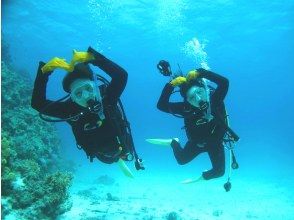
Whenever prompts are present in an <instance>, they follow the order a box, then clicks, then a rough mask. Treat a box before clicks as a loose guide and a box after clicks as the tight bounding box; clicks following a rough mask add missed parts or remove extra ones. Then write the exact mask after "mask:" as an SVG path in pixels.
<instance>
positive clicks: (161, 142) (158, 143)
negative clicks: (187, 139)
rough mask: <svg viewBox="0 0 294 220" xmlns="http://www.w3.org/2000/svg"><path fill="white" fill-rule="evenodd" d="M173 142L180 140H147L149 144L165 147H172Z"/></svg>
mask: <svg viewBox="0 0 294 220" xmlns="http://www.w3.org/2000/svg"><path fill="white" fill-rule="evenodd" d="M172 140H176V141H177V142H179V141H180V140H179V138H172V139H146V141H147V142H149V143H150V144H156V145H163V146H170V144H171V142H172Z"/></svg>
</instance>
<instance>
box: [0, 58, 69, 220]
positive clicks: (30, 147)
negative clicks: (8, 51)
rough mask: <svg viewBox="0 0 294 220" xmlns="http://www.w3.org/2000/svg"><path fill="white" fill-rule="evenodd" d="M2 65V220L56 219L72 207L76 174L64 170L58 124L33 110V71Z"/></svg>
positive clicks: (3, 63)
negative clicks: (31, 103) (70, 188)
mask: <svg viewBox="0 0 294 220" xmlns="http://www.w3.org/2000/svg"><path fill="white" fill-rule="evenodd" d="M6 57H7V56H6ZM1 64H2V66H1V72H2V93H1V98H2V103H1V105H2V108H1V113H2V122H1V123H2V137H1V151H2V155H1V183H2V184H1V191H2V195H1V196H2V197H1V207H2V211H1V215H2V218H1V219H5V218H6V217H7V218H10V219H11V218H13V219H55V218H56V217H57V216H58V215H60V214H62V213H64V212H65V211H67V210H69V209H70V208H71V205H72V203H71V200H70V196H69V192H68V191H69V187H70V186H71V183H72V179H73V175H72V174H71V173H70V172H67V171H65V169H64V167H65V166H64V164H63V162H62V158H61V156H60V150H59V149H60V145H61V144H60V140H59V138H58V135H57V131H56V129H55V127H54V125H52V124H50V123H47V122H44V121H42V120H41V119H39V117H38V113H37V112H36V111H35V110H33V109H32V108H31V105H30V100H31V95H32V88H33V83H32V80H31V78H30V75H29V74H28V73H25V72H16V71H13V70H12V69H11V65H9V64H6V63H5V61H3V62H1Z"/></svg>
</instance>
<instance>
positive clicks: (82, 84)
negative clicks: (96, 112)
mask: <svg viewBox="0 0 294 220" xmlns="http://www.w3.org/2000/svg"><path fill="white" fill-rule="evenodd" d="M62 84H63V89H64V91H66V92H68V93H70V96H71V99H72V100H73V101H74V102H75V103H77V104H78V105H80V106H83V107H88V106H89V105H90V103H92V102H93V101H100V102H101V95H100V90H99V88H96V87H95V86H96V85H95V83H94V81H93V72H92V70H91V69H90V67H89V65H87V64H84V63H79V64H77V65H75V68H74V70H73V71H72V72H70V73H68V74H67V75H66V76H65V77H64V79H63V82H62Z"/></svg>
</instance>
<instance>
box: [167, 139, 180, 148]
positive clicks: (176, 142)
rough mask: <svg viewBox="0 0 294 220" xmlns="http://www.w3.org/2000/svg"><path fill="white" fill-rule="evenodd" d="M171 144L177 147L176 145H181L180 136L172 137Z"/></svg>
mask: <svg viewBox="0 0 294 220" xmlns="http://www.w3.org/2000/svg"><path fill="white" fill-rule="evenodd" d="M170 146H171V147H172V148H175V147H177V148H178V147H181V145H180V143H179V138H174V139H172V141H171V143H170Z"/></svg>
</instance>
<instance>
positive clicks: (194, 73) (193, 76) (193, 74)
mask: <svg viewBox="0 0 294 220" xmlns="http://www.w3.org/2000/svg"><path fill="white" fill-rule="evenodd" d="M198 76H199V72H197V70H191V71H189V73H188V75H187V81H188V82H190V81H191V80H194V79H196V78H197V77H198Z"/></svg>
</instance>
